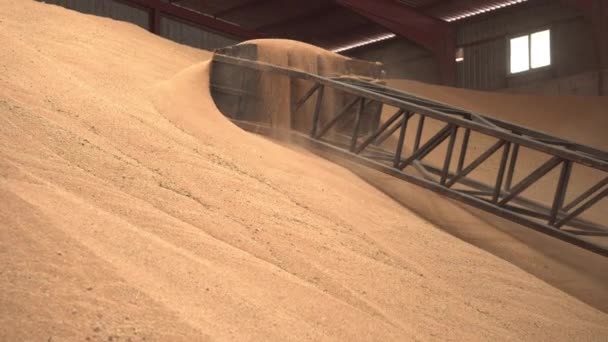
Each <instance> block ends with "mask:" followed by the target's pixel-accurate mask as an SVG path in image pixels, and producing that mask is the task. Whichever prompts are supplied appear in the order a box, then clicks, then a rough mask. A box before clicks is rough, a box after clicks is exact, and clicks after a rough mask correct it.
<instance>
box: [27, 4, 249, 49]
mask: <svg viewBox="0 0 608 342" xmlns="http://www.w3.org/2000/svg"><path fill="white" fill-rule="evenodd" d="M39 1H40V0H39ZM41 2H46V3H52V4H56V5H60V6H63V7H66V8H69V9H73V10H76V11H79V12H83V13H88V14H95V15H100V16H104V17H108V18H113V19H116V20H122V21H127V22H130V23H133V24H136V25H138V26H140V27H142V28H144V29H146V30H147V29H148V28H149V27H148V18H149V14H148V11H146V10H144V9H141V8H137V7H133V6H129V5H126V4H124V3H122V2H119V1H115V0H44V1H41ZM160 24H161V28H160V35H161V36H163V37H165V38H167V39H171V40H173V41H176V42H178V43H182V44H186V45H190V46H193V47H196V48H200V49H206V50H213V49H217V48H223V47H226V46H230V45H234V44H236V43H238V42H239V41H238V40H235V39H232V38H228V37H226V36H223V35H221V34H218V33H216V32H210V31H207V30H204V29H202V28H199V27H197V26H193V25H191V24H188V23H184V22H181V21H177V20H174V19H172V18H167V17H163V18H161V22H160Z"/></svg>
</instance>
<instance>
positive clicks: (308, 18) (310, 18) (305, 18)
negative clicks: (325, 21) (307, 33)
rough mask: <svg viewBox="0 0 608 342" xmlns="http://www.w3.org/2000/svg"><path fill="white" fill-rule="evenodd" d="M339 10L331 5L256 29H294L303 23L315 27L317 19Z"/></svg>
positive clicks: (261, 30)
mask: <svg viewBox="0 0 608 342" xmlns="http://www.w3.org/2000/svg"><path fill="white" fill-rule="evenodd" d="M339 8H340V7H338V6H336V5H334V4H331V5H328V6H325V7H321V8H319V9H316V10H314V11H311V12H308V13H306V14H304V15H298V16H294V17H286V18H280V19H279V20H278V21H275V22H273V23H269V24H265V25H263V26H259V27H257V28H256V30H257V31H259V32H266V31H274V30H277V29H282V28H285V27H290V26H291V27H293V26H296V25H300V24H302V23H311V24H313V25H314V19H317V18H319V17H321V16H326V15H331V14H333V13H335V12H336V11H337V10H338V9H339Z"/></svg>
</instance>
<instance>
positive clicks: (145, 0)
mask: <svg viewBox="0 0 608 342" xmlns="http://www.w3.org/2000/svg"><path fill="white" fill-rule="evenodd" d="M119 1H121V2H123V3H125V4H127V5H132V6H137V7H143V8H145V9H147V10H148V11H149V13H153V14H151V15H150V25H149V28H150V31H152V32H154V33H157V34H158V33H159V31H160V18H161V17H163V16H169V17H172V18H175V19H178V20H183V21H185V22H188V23H191V24H193V25H196V26H200V27H203V28H206V29H209V30H212V31H215V32H217V33H221V34H225V35H228V36H231V37H233V38H237V39H241V40H248V39H257V38H262V35H260V34H258V33H257V32H254V31H250V30H247V29H245V28H243V27H241V26H238V25H235V24H232V23H229V22H227V21H223V20H218V19H216V18H214V17H212V16H209V15H205V14H202V13H199V12H195V11H192V10H189V9H187V8H184V7H180V6H175V5H173V4H172V3H168V2H163V1H160V0H119Z"/></svg>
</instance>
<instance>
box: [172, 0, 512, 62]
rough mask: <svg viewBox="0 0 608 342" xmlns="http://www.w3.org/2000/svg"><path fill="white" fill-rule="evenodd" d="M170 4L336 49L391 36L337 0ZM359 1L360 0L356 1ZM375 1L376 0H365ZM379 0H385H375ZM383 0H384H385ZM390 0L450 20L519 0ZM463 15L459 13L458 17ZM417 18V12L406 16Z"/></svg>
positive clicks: (201, 0)
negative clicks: (411, 15)
mask: <svg viewBox="0 0 608 342" xmlns="http://www.w3.org/2000/svg"><path fill="white" fill-rule="evenodd" d="M169 2H170V3H171V4H172V5H175V6H179V7H183V8H187V9H190V10H192V11H196V12H198V13H202V14H205V15H207V16H210V17H212V18H214V19H216V20H219V21H225V22H228V23H231V24H234V25H236V26H239V27H242V28H243V29H246V30H248V31H251V32H255V33H256V34H257V35H259V36H261V37H274V38H288V39H295V40H300V41H304V42H307V43H311V44H314V45H318V46H321V47H324V48H327V49H332V50H338V49H345V48H349V47H353V46H357V45H360V44H363V43H366V42H370V41H375V40H382V39H386V38H391V37H393V36H394V34H393V31H392V30H390V29H388V28H387V27H386V26H387V25H380V24H379V23H378V20H373V18H372V19H370V16H368V15H366V14H365V13H363V12H361V11H357V10H353V9H352V8H349V7H348V4H347V5H346V6H345V4H344V3H348V1H335V0H305V1H302V0H171V1H169ZM359 2H361V1H359ZM363 2H364V3H367V5H368V6H376V5H377V3H378V1H374V0H368V1H363ZM379 2H383V1H379ZM385 2H386V1H385ZM391 2H392V3H394V4H393V5H394V6H400V7H401V8H402V9H404V10H409V11H415V12H416V13H418V14H419V15H420V16H425V17H429V18H432V19H435V20H437V21H442V22H449V21H453V20H457V19H462V18H464V17H465V16H466V15H467V13H469V14H470V13H475V12H479V13H484V12H486V11H490V10H492V9H498V8H502V7H504V6H507V5H510V4H515V3H519V2H523V1H521V0H520V1H512V0H511V1H509V0H502V1H496V0H494V1H488V0H401V1H396V0H395V1H391ZM460 17H462V18H460ZM404 20H410V21H416V20H420V18H419V17H406V18H404Z"/></svg>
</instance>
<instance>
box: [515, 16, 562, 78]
mask: <svg viewBox="0 0 608 342" xmlns="http://www.w3.org/2000/svg"><path fill="white" fill-rule="evenodd" d="M543 31H549V58H550V63H549V65H545V66H542V67H537V68H533V67H532V35H533V34H535V33H539V32H543ZM520 37H527V38H528V70H524V71H519V72H511V40H512V39H514V38H520ZM506 38H507V39H506V44H507V49H506V50H507V63H506V64H507V65H506V69H507V76H508V77H517V76H520V75H528V74H532V73H537V72H542V71H544V70H548V69H551V68H553V64H554V62H555V61H554V59H553V46H554V44H553V42H554V34H553V27H552V26H542V27H537V28H535V29H531V30H526V31H520V32H519V33H516V34H510V35H508V36H507V37H506Z"/></svg>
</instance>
